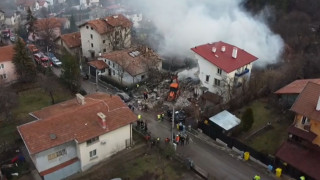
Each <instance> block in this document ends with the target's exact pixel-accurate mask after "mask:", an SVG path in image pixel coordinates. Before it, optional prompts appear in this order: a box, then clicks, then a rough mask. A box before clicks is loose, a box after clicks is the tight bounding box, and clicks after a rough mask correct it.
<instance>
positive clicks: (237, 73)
mask: <svg viewBox="0 0 320 180" xmlns="http://www.w3.org/2000/svg"><path fill="white" fill-rule="evenodd" d="M248 72H249V69H245V70H244V71H242V72H236V74H235V76H237V77H240V76H243V75H245V74H247V73H248Z"/></svg>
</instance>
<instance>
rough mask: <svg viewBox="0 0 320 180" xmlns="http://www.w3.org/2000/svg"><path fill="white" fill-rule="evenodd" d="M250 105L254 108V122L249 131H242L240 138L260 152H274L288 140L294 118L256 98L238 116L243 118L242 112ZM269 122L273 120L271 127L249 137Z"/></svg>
mask: <svg viewBox="0 0 320 180" xmlns="http://www.w3.org/2000/svg"><path fill="white" fill-rule="evenodd" d="M248 107H250V108H252V110H253V115H254V123H253V125H252V128H251V129H250V130H249V132H247V133H242V134H241V136H240V137H239V138H240V139H241V140H242V141H243V142H245V143H246V144H248V145H249V146H251V147H253V148H254V149H256V150H258V151H260V152H264V153H268V154H274V153H275V152H276V150H277V149H278V148H279V147H280V145H281V144H282V142H284V141H285V140H286V138H287V135H288V133H287V131H286V130H287V128H288V127H289V125H290V124H291V123H292V121H293V119H290V118H288V116H287V115H286V114H282V113H279V111H277V110H276V109H274V107H272V106H271V105H269V104H268V103H267V102H266V101H264V100H256V101H254V102H252V103H251V104H250V105H249V106H246V107H244V108H242V109H241V113H240V114H239V116H238V117H240V118H241V115H242V113H243V112H244V110H245V109H246V108H248ZM268 122H271V124H272V127H271V128H269V129H266V130H263V131H261V132H260V133H258V134H257V135H254V136H251V137H250V138H247V137H248V136H250V135H251V134H252V133H253V132H254V131H256V130H258V129H260V128H262V127H263V126H265V125H266V124H267V123H268Z"/></svg>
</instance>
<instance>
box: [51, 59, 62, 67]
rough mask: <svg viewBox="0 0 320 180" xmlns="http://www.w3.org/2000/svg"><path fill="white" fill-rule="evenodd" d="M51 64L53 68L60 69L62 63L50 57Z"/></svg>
mask: <svg viewBox="0 0 320 180" xmlns="http://www.w3.org/2000/svg"><path fill="white" fill-rule="evenodd" d="M51 62H52V64H53V65H54V66H57V67H60V66H61V65H62V62H61V61H60V60H59V59H57V58H56V57H52V58H51Z"/></svg>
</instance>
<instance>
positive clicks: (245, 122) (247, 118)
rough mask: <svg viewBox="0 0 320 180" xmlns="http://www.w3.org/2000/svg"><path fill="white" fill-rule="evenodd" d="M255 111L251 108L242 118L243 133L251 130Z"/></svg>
mask: <svg viewBox="0 0 320 180" xmlns="http://www.w3.org/2000/svg"><path fill="white" fill-rule="evenodd" d="M253 121H254V118H253V111H252V109H251V108H248V109H246V111H245V112H244V113H243V115H242V118H241V128H242V130H243V131H248V130H249V129H251V127H252V124H253Z"/></svg>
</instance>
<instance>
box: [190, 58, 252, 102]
mask: <svg viewBox="0 0 320 180" xmlns="http://www.w3.org/2000/svg"><path fill="white" fill-rule="evenodd" d="M195 57H196V59H197V60H198V65H199V79H200V81H201V85H202V86H203V87H206V88H207V89H208V91H210V92H212V93H215V94H218V95H220V96H222V97H224V99H225V100H227V99H228V98H229V97H228V94H229V93H230V92H228V91H231V90H232V89H233V88H234V87H235V86H238V85H240V84H241V83H243V82H244V79H245V78H249V77H250V72H251V69H252V63H250V64H247V65H245V66H243V67H241V68H239V69H237V70H235V71H232V72H230V73H227V72H225V71H223V70H222V69H220V68H218V67H217V66H215V65H214V64H212V63H211V62H209V61H208V60H206V59H204V58H202V57H201V56H199V55H197V54H195ZM245 71H248V72H247V73H244V74H243V75H241V76H238V75H240V74H241V73H243V72H245ZM236 74H237V75H236ZM230 88H231V89H230Z"/></svg>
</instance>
